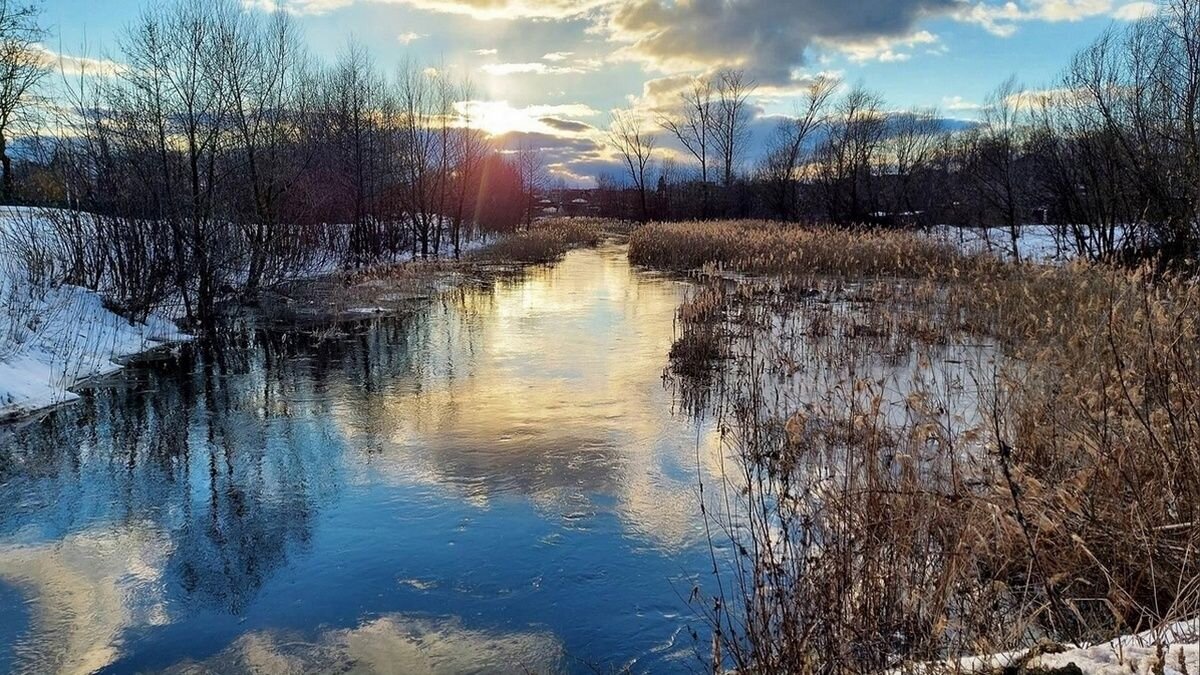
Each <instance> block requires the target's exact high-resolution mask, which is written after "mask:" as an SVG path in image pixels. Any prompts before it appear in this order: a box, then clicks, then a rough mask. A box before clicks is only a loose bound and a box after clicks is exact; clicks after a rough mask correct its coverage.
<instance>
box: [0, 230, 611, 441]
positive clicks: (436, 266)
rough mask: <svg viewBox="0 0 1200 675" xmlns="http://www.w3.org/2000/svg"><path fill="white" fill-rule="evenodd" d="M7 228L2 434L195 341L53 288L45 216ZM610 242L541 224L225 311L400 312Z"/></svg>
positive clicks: (58, 264) (54, 252) (0, 338)
mask: <svg viewBox="0 0 1200 675" xmlns="http://www.w3.org/2000/svg"><path fill="white" fill-rule="evenodd" d="M0 220H2V221H3V222H2V223H0V226H2V227H3V229H2V230H0V231H2V232H3V234H4V236H3V237H0V270H2V271H3V274H0V422H11V421H15V420H19V419H22V418H25V417H28V416H30V415H33V414H35V413H37V412H40V411H44V410H47V409H49V408H53V407H55V406H58V405H61V404H64V403H69V402H71V401H74V400H77V399H78V398H79V395H78V394H77V393H76V392H75V390H76V389H78V388H79V387H80V386H81V385H83V384H84V383H85V382H87V381H88V380H90V379H93V378H96V377H101V376H105V375H110V374H112V373H115V372H117V371H119V370H121V368H123V367H124V365H125V364H126V363H128V362H129V361H131V360H133V359H136V358H137V357H139V356H141V355H144V354H146V353H147V352H151V351H154V350H157V349H161V348H169V347H170V345H172V344H177V343H180V342H185V341H190V340H193V339H195V336H194V335H192V334H190V333H188V332H185V331H183V330H181V329H180V328H179V326H178V324H177V321H176V320H175V319H176V318H177V316H176V315H177V314H178V311H177V308H172V307H162V308H160V309H157V310H154V311H151V312H149V313H148V314H147V315H146V317H145V318H143V319H132V318H129V317H126V316H122V315H121V314H120V313H119V312H118V311H114V309H113V308H111V307H110V306H109V305H108V304H107V303H106V301H105V298H104V294H103V292H101V291H98V290H94V289H88V288H83V287H79V286H73V285H69V284H62V283H59V282H57V281H56V279H57V278H60V275H61V270H62V269H64V268H65V267H66V265H67V262H66V261H65V260H56V259H54V258H55V256H59V255H61V251H60V250H58V249H57V248H55V247H50V246H44V247H41V248H43V249H44V250H38V246H36V243H37V241H38V240H39V239H40V238H43V237H45V230H46V229H47V228H50V227H52V226H53V224H52V222H51V219H46V218H42V217H39V214H38V212H37V210H33V209H13V208H10V209H8V210H6V211H5V212H4V215H3V218H2V219H0ZM602 231H603V223H602V222H601V221H596V220H587V219H580V220H576V221H571V220H551V221H545V222H540V223H537V224H536V225H535V226H534V227H531V228H529V230H528V231H523V232H519V233H514V234H509V235H500V236H496V237H494V238H493V239H492V240H491V241H486V240H483V241H480V242H479V243H478V245H476V243H475V242H469V243H468V245H467V246H465V247H464V255H463V257H462V258H461V259H460V260H452V259H444V258H440V259H438V258H435V259H430V260H406V261H401V262H396V263H391V264H381V265H375V266H372V267H370V268H365V269H360V270H354V271H342V270H335V271H328V270H322V269H319V268H318V269H314V270H313V271H312V272H311V273H309V274H305V275H300V276H295V277H293V278H290V279H287V280H284V281H281V282H279V283H276V284H272V285H271V286H269V287H268V288H266V289H264V290H263V291H261V292H260V293H259V294H257V296H256V297H254V298H252V299H251V302H250V304H251V305H253V306H252V307H248V306H247V305H246V304H245V300H246V299H244V298H237V299H232V300H229V301H227V302H226V303H225V307H226V310H227V313H228V314H230V315H243V314H245V313H246V312H253V313H255V314H256V315H258V316H259V317H261V318H264V319H265V320H267V321H269V322H272V323H278V324H285V323H290V324H316V323H329V322H336V321H346V320H355V319H361V318H366V317H371V316H378V315H383V314H393V313H398V312H403V311H407V310H408V309H409V308H411V307H412V306H413V304H414V303H419V302H422V301H425V300H428V299H429V298H431V297H434V296H435V295H437V294H438V293H441V292H443V291H445V290H448V289H451V288H454V287H456V286H460V285H463V284H486V283H489V282H490V281H491V280H493V279H495V278H498V277H500V276H503V275H507V274H514V273H519V271H520V270H521V269H522V268H523V267H525V266H528V265H536V264H550V263H553V262H555V261H557V260H559V259H561V257H562V256H563V255H564V254H565V253H566V252H567V251H568V250H570V249H571V248H574V247H577V246H590V245H595V244H596V243H597V242H598V241H599V240H600V237H601V233H602ZM47 239H48V238H47ZM34 253H36V254H37V256H36V257H35V256H33V255H32V254H34ZM35 259H36V264H37V266H38V268H39V269H36V270H35V269H32V267H33V263H31V260H35Z"/></svg>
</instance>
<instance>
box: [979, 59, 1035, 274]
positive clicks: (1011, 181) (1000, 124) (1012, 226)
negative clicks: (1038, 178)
mask: <svg viewBox="0 0 1200 675" xmlns="http://www.w3.org/2000/svg"><path fill="white" fill-rule="evenodd" d="M1024 104H1025V89H1024V87H1022V86H1021V85H1019V84H1018V83H1017V80H1016V78H1015V77H1010V78H1008V79H1007V80H1005V81H1004V82H1003V83H1002V84H1001V85H1000V86H999V87H998V88H997V89H996V90H995V91H994V92H993V93H992V94H991V95H989V96H988V98H987V100H986V101H985V102H984V109H983V114H982V116H981V119H980V124H979V126H978V127H976V128H975V129H974V130H972V132H971V133H969V134H967V135H966V136H965V137H964V142H965V143H966V155H965V156H966V159H967V161H966V163H965V170H966V172H967V175H968V177H969V180H970V184H971V185H972V186H974V188H975V191H974V192H975V194H976V195H977V196H978V198H979V201H980V205H981V206H982V207H983V208H985V209H987V210H988V211H989V212H990V213H993V214H995V216H996V218H997V220H998V222H999V223H1000V224H1001V225H1003V227H1004V228H1005V230H1006V231H1007V232H1008V236H1009V243H1010V245H1011V247H1012V256H1013V259H1014V260H1017V261H1019V260H1020V259H1021V252H1020V248H1019V246H1018V244H1019V241H1020V237H1021V221H1022V219H1023V218H1024V216H1025V207H1026V204H1025V199H1026V196H1027V192H1026V190H1025V186H1024V181H1023V178H1024V176H1023V175H1021V173H1020V166H1019V165H1020V154H1021V143H1022V140H1021V138H1022V137H1021V134H1022V125H1021V110H1022V107H1021V106H1022V105H1024Z"/></svg>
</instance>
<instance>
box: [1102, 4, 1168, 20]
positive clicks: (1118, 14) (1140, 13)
mask: <svg viewBox="0 0 1200 675" xmlns="http://www.w3.org/2000/svg"><path fill="white" fill-rule="evenodd" d="M1159 9H1160V5H1159V4H1158V3H1157V2H1131V3H1128V4H1125V5H1121V6H1120V7H1118V8H1116V9H1115V10H1113V13H1112V15H1113V18H1114V19H1120V20H1121V21H1137V20H1139V19H1144V18H1146V17H1150V16H1154V15H1155V14H1157V13H1158V10H1159Z"/></svg>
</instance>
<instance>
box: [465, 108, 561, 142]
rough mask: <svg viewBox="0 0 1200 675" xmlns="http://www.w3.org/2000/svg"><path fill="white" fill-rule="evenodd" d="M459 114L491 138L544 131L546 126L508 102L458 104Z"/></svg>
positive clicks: (524, 110)
mask: <svg viewBox="0 0 1200 675" xmlns="http://www.w3.org/2000/svg"><path fill="white" fill-rule="evenodd" d="M458 109H459V113H460V114H462V115H463V116H464V117H467V118H469V119H470V120H471V124H472V126H475V127H478V128H480V129H483V130H484V131H485V132H487V133H488V134H489V135H491V136H500V135H503V134H507V133H511V132H514V131H518V132H526V133H529V132H535V131H544V130H545V126H546V125H545V124H543V123H542V122H540V121H538V120H537V119H536V118H534V117H533V116H532V115H530V113H529V111H528V109H518V108H514V107H512V106H511V105H509V103H508V101H464V102H462V103H459V104H458Z"/></svg>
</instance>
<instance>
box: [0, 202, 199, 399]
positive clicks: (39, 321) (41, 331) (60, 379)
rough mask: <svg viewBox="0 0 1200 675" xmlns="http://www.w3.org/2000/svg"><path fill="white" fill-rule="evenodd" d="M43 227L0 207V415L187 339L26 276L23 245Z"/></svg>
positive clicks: (30, 214) (90, 295) (161, 323)
mask: <svg viewBox="0 0 1200 675" xmlns="http://www.w3.org/2000/svg"><path fill="white" fill-rule="evenodd" d="M51 227H52V225H51V224H50V223H49V221H48V219H46V218H44V217H42V212H41V211H39V210H37V209H26V208H13V207H8V208H5V209H4V210H3V211H0V419H12V418H16V417H21V416H24V415H28V414H29V413H32V412H35V411H37V410H40V409H43V408H47V407H50V406H54V405H58V404H60V403H64V402H67V401H71V400H74V399H76V398H78V395H77V394H75V393H74V392H73V391H72V389H73V388H74V387H75V386H76V385H78V384H79V383H81V382H82V381H83V380H86V379H88V378H91V377H96V376H99V375H106V374H109V373H112V372H115V371H117V370H120V369H121V367H122V362H123V361H124V360H127V359H128V358H129V357H132V356H135V355H137V354H140V353H142V352H145V351H148V350H150V349H153V348H156V347H159V346H161V345H163V344H166V343H170V342H178V341H183V340H189V339H191V338H190V336H188V335H186V334H184V333H182V332H180V331H179V329H178V328H177V327H176V325H175V323H174V322H172V321H171V320H170V319H169V318H167V317H166V316H165V315H163V314H153V315H151V316H150V317H148V318H147V319H146V321H144V322H131V321H129V320H128V319H126V318H124V317H121V316H119V315H118V314H116V313H114V312H112V311H111V310H109V309H108V308H106V307H105V306H104V303H103V300H102V298H101V296H100V294H99V293H98V292H96V291H93V290H89V289H86V288H81V287H79V286H71V285H65V284H61V285H60V284H58V283H57V281H56V280H55V279H53V278H47V279H31V278H30V277H31V274H30V270H29V269H28V267H29V265H28V263H27V262H26V259H25V258H24V257H22V256H21V255H20V251H21V250H22V245H23V242H28V241H29V240H30V239H31V238H36V237H42V236H45V235H46V234H47V233H48V232H49V231H50V228H51Z"/></svg>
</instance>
